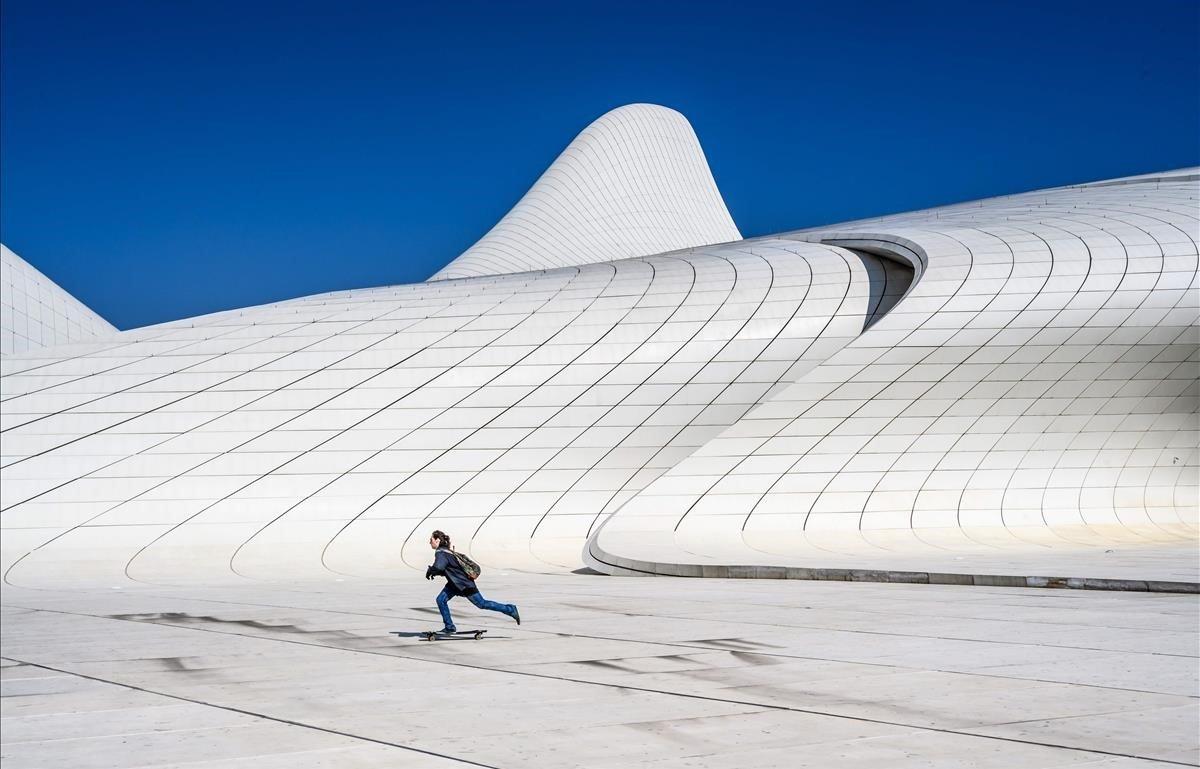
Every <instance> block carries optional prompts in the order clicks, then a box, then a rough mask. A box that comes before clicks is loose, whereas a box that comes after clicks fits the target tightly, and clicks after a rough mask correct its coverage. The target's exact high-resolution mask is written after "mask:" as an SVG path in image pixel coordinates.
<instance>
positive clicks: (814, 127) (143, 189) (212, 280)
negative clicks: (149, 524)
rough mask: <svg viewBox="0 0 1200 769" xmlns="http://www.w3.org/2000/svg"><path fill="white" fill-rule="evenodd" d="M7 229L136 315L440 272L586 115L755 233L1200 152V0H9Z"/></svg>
mask: <svg viewBox="0 0 1200 769" xmlns="http://www.w3.org/2000/svg"><path fill="white" fill-rule="evenodd" d="M2 13H3V19H2V34H3V48H2V51H0V55H2V57H3V61H2V65H3V66H2V74H0V77H2V78H3V80H2V86H3V90H2V92H0V100H2V105H0V106H2V109H3V112H2V120H0V139H2V142H3V144H2V148H0V149H2V161H3V162H2V164H0V196H2V197H0V237H2V238H3V240H4V242H5V243H6V244H7V245H8V246H9V247H11V248H12V249H13V250H15V251H16V252H17V253H19V254H21V256H23V257H24V258H25V259H27V260H28V261H29V262H31V263H32V264H34V265H35V266H37V267H38V268H39V269H41V270H42V271H43V272H45V273H47V274H48V275H49V276H50V277H51V278H53V279H54V280H55V281H57V282H58V283H59V284H60V285H62V286H63V287H64V288H66V289H67V290H68V291H70V292H71V293H72V294H74V295H75V296H77V297H78V298H79V299H80V300H82V301H83V302H84V303H86V304H87V305H89V306H90V307H92V308H93V309H94V310H96V311H97V312H99V313H100V314H101V315H103V316H104V317H105V318H107V319H109V320H110V321H111V322H113V323H114V324H116V325H117V326H118V327H120V328H132V327H136V326H141V325H146V324H150V323H156V322H161V321H165V320H171V319H175V318H181V317H188V316H191V315H196V314H200V313H204V312H212V311H216V310H221V309H228V308H233V307H242V306H247V305H251V304H260V303H264V302H269V301H274V300H278V299H284V298H289V297H294V296H302V295H305V294H311V293H317V292H321V291H330V290H334V289H341V288H352V287H362V286H375V285H385V284H389V283H404V282H412V281H418V280H423V279H424V278H426V277H427V276H428V275H430V274H431V273H432V272H434V271H436V270H437V269H438V268H439V267H441V266H442V265H443V264H445V263H446V262H448V261H449V260H450V259H452V258H454V257H455V256H457V255H458V254H459V253H460V252H461V251H463V250H464V249H465V248H466V247H468V246H469V245H470V244H471V243H473V242H474V241H475V240H476V239H477V238H478V237H479V236H481V235H482V234H483V233H484V232H486V231H487V229H488V228H489V227H490V226H491V225H492V224H493V223H495V221H496V220H497V219H499V218H500V217H501V216H502V215H503V214H504V213H505V211H507V210H508V208H509V207H510V206H511V205H512V204H513V203H515V202H516V200H517V199H518V198H519V197H520V196H521V194H522V193H523V192H524V191H525V189H527V188H528V186H529V185H530V184H531V183H532V182H533V181H534V179H536V178H537V176H538V175H539V174H540V173H541V172H542V171H543V170H544V169H545V167H546V166H547V165H548V164H549V163H550V162H551V161H552V160H553V159H554V157H555V156H556V155H557V154H558V152H559V151H560V150H561V149H562V148H563V147H565V146H566V144H567V143H568V142H569V141H570V140H571V139H572V138H573V137H574V135H575V134H576V133H577V132H578V131H579V130H580V129H582V128H583V127H584V126H585V125H586V124H587V123H588V122H590V121H591V120H593V119H594V118H596V117H598V116H599V115H601V114H603V113H604V112H606V111H607V110H609V109H612V108H613V107H617V106H620V105H621V104H627V103H631V102H653V103H657V104H664V105H667V106H669V107H673V108H675V109H677V110H679V111H680V112H682V113H683V114H685V115H686V116H687V117H688V119H689V120H690V121H691V122H692V125H693V126H694V127H695V129H696V132H697V134H698V135H699V137H700V141H701V143H702V144H703V146H704V149H705V152H706V153H707V155H708V158H709V162H710V164H711V166H712V168H713V172H714V175H715V176H716V179H717V183H718V185H719V186H720V188H721V190H722V192H723V194H724V196H725V200H726V202H727V203H728V205H729V208H730V211H731V213H732V214H733V217H734V219H735V220H736V222H737V223H738V226H739V228H740V229H741V230H742V232H743V234H745V235H747V236H750V235H760V234H766V233H770V232H775V231H779V230H785V229H793V228H797V227H806V226H813V225H818V224H826V223H832V222H837V221H841V220H846V219H852V218H857V217H863V216H869V215H874V214H882V213H889V212H894V211H903V210H908V209H913V208H920V207H925V206H930V205H936V204H940V203H950V202H955V201H959V200H967V199H972V198H978V197H985V196H990V195H997V194H1004V193H1010V192H1018V191H1023V190H1028V189H1036V188H1039V187H1046V186H1052V185H1058V184H1066V183H1071V182H1079V181H1088V180H1094V179H1100V178H1107V177H1113V176H1121V175H1128V174H1135V173H1143V172H1148V171H1156V170H1163V169H1167V168H1176V167H1181V166H1188V165H1196V164H1200V54H1198V49H1200V4H1197V3H1195V2H1194V1H1193V0H1186V1H1180V2H1163V1H1160V0H1142V1H1141V2H1138V3H1136V4H1131V3H1125V2H1123V3H1105V2H1073V1H1068V0H1054V1H1052V2H1041V3H1033V2H1003V3H1001V2H995V3H969V2H963V1H962V0H958V2H954V3H935V2H913V3H883V2H880V3H874V2H839V3H819V4H818V3H814V4H812V6H811V7H809V4H806V3H799V2H795V3H785V2H780V3H758V2H753V1H752V0H739V1H738V2H726V3H704V2H694V3H674V2H670V3H667V2H663V3H657V4H652V3H646V2H630V3H626V2H620V1H617V2H612V1H608V2H603V3H589V2H569V3H564V2H556V3H545V2H524V3H496V2H474V1H472V0H466V1H460V2H455V3H427V4H416V3H411V4H410V3H400V2H379V3H370V2H352V1H351V2H338V3H334V2H321V3H317V2H304V0H296V1H293V2H287V3H282V2H280V3H274V2H265V1H264V2H231V1H229V0H203V1H200V2H192V1H190V0H172V2H121V1H120V0H114V1H113V2H105V3H97V2H93V1H92V0H89V1H88V2H55V1H54V0H4V3H3V11H2Z"/></svg>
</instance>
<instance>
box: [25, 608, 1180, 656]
mask: <svg viewBox="0 0 1200 769" xmlns="http://www.w3.org/2000/svg"><path fill="white" fill-rule="evenodd" d="M154 595H155V596H156V597H159V598H167V599H171V600H179V596H175V595H161V594H154ZM304 595H311V594H309V593H304ZM1162 595H1174V594H1168V593H1164V594H1162ZM618 597H619V596H618ZM185 600H189V601H191V600H194V601H201V602H206V603H221V604H232V605H235V606H254V607H264V606H265V607H269V608H272V609H286V610H289V611H319V612H325V613H330V614H349V615H351V616H363V617H379V618H381V619H395V617H394V616H393V615H390V614H376V613H373V612H351V611H342V610H338V609H313V608H310V607H304V606H281V605H279V604H256V603H249V602H245V601H229V600H223V599H219V598H191V597H188V598H186V599H185ZM744 605H748V606H763V607H765V608H776V605H775V604H754V603H747V604H744ZM21 608H23V607H21ZM431 608H432V607H431ZM595 611H598V612H608V613H616V614H625V615H627V616H637V617H661V618H665V619H675V620H686V621H690V622H703V621H706V619H707V618H703V617H700V618H697V617H688V616H679V615H674V614H638V613H633V614H630V613H629V612H618V611H615V610H611V609H604V608H597V609H595ZM854 611H861V612H863V613H869V614H882V615H885V616H894V613H893V614H889V613H888V612H877V611H871V612H866V611H863V610H860V609H855V610H854ZM68 613H69V612H68ZM88 616H90V615H88ZM936 616H937V617H938V618H941V619H952V620H963V619H967V620H971V621H983V622H1011V620H1003V619H992V618H982V619H978V618H973V617H959V616H954V615H936ZM1181 616H1183V615H1181ZM1188 616H1189V619H1190V615H1188ZM741 624H744V625H758V626H761V627H780V628H789V629H791V628H799V629H805V630H820V631H830V630H833V631H838V632H843V633H867V634H869V633H876V634H879V635H894V636H899V637H905V638H920V639H926V640H946V641H962V642H973V643H995V644H1005V645H1009V646H1038V647H1042V648H1048V649H1070V650H1077V651H1095V652H1109V653H1112V654H1137V655H1147V656H1152V657H1180V658H1183V659H1193V658H1194V657H1195V655H1191V654H1171V653H1167V652H1145V651H1137V650H1124V649H1102V648H1099V647H1094V646H1069V645H1064V644H1029V643H1022V642H1020V641H991V640H983V639H975V638H953V637H949V636H930V635H920V634H916V633H912V634H910V633H880V631H872V630H847V629H845V628H838V627H822V626H819V625H782V624H778V623H771V622H755V621H743V622H741ZM1029 624H1038V625H1054V626H1062V627H1088V628H1094V629H1097V630H1108V629H1112V628H1113V627H1115V629H1118V630H1144V629H1145V628H1144V627H1124V626H1112V627H1109V626H1103V625H1079V624H1078V623H1069V622H1043V621H1038V620H1030V621H1029ZM531 632H538V631H531ZM1155 632H1156V633H1176V634H1179V635H1187V636H1189V637H1190V636H1191V635H1193V633H1192V631H1191V630H1162V631H1155ZM583 637H585V638H592V637H597V638H603V636H583ZM609 640H628V639H615V638H614V639H609ZM863 664H868V663H863Z"/></svg>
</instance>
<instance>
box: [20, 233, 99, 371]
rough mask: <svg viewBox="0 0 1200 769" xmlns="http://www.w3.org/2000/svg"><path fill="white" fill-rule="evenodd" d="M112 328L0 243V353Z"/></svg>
mask: <svg viewBox="0 0 1200 769" xmlns="http://www.w3.org/2000/svg"><path fill="white" fill-rule="evenodd" d="M115 331H116V328H114V327H113V326H112V324H110V323H109V322H108V321H106V320H105V319H104V318H101V317H100V316H99V315H97V314H96V313H94V312H92V311H91V310H90V309H88V308H87V307H86V306H85V305H84V304H83V303H82V302H80V301H79V300H78V299H76V298H75V297H73V296H71V295H70V294H68V293H67V292H66V291H64V290H63V289H62V287H60V286H59V285H58V284H57V283H55V282H54V281H52V280H50V279H49V278H47V277H46V276H45V275H43V274H42V273H41V272H39V271H38V270H37V269H36V268H35V267H34V266H33V265H31V264H29V263H28V262H26V261H25V260H24V259H22V258H21V257H19V256H17V254H16V253H14V252H13V251H12V250H11V249H10V248H9V247H8V246H5V245H3V244H0V354H4V355H12V354H15V353H21V352H24V351H26V350H32V349H35V348H38V347H51V346H53V345H56V344H65V343H67V342H77V341H79V340H80V339H86V338H88V337H92V336H97V335H101V334H111V333H113V332H115Z"/></svg>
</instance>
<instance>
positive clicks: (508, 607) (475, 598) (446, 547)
mask: <svg viewBox="0 0 1200 769" xmlns="http://www.w3.org/2000/svg"><path fill="white" fill-rule="evenodd" d="M429 546H430V547H431V548H433V550H434V551H435V554H434V558H433V565H432V566H430V567H429V568H428V569H426V570H425V579H433V578H434V577H445V578H446V586H445V587H444V588H442V592H440V593H438V597H437V605H438V611H440V612H441V613H442V623H443V624H444V625H445V627H443V628H442V632H443V633H454V632H457V628H455V627H454V620H453V619H452V618H451V617H450V599H451V598H453V597H455V596H457V595H461V596H466V598H467V600H468V601H470V602H471V603H473V604H475V605H476V606H477V607H479V608H480V609H487V610H489V611H498V612H500V613H501V614H507V615H508V616H510V617H512V618H513V619H515V620H516V621H517V624H518V625H520V624H521V614H520V612H518V611H517V607H516V606H514V605H513V604H511V603H496V602H495V601H489V600H487V599H486V598H484V597H483V595H482V594H481V593H480V592H479V588H477V587H475V580H473V579H471V578H470V577H468V576H467V573H466V572H465V571H463V569H462V567H461V566H459V565H458V559H457V558H455V557H454V553H453V551H452V550H451V549H450V535H448V534H446V532H444V531H435V532H433V536H431V537H430V538H429Z"/></svg>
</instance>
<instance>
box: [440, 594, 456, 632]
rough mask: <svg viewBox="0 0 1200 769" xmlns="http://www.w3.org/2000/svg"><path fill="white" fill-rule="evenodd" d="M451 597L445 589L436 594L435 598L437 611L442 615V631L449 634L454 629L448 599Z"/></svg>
mask: <svg viewBox="0 0 1200 769" xmlns="http://www.w3.org/2000/svg"><path fill="white" fill-rule="evenodd" d="M453 597H454V596H452V595H450V593H448V592H447V591H446V590H445V589H443V590H442V592H440V593H438V597H437V605H438V611H440V612H441V613H442V629H443V630H446V631H448V632H451V633H453V632H454V631H455V629H456V628H455V627H454V619H453V618H452V617H451V616H450V599H451V598H453Z"/></svg>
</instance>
